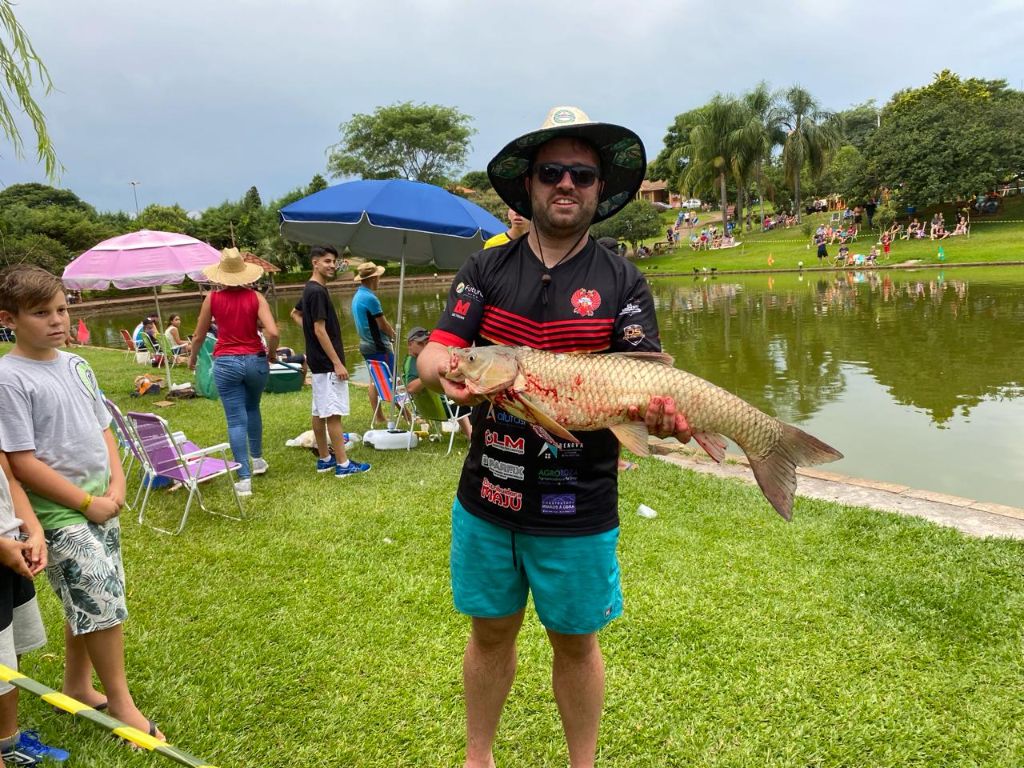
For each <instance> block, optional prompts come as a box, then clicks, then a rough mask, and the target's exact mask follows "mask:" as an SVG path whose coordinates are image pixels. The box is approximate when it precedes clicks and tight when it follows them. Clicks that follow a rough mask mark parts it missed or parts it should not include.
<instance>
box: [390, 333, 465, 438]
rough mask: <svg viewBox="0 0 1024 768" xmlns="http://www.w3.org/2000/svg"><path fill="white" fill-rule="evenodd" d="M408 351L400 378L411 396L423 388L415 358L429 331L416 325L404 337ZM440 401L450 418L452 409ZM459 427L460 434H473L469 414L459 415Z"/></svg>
mask: <svg viewBox="0 0 1024 768" xmlns="http://www.w3.org/2000/svg"><path fill="white" fill-rule="evenodd" d="M405 339H406V343H407V345H408V346H407V347H406V351H408V353H409V354H408V355H407V356H406V358H405V363H404V364H403V368H402V379H403V380H404V381H405V391H406V392H408V393H409V397H413V396H414V395H415V394H416V393H417V392H419V391H420V390H421V389H423V381H422V380H421V379H420V374H419V371H418V370H416V358H417V357H419V354H420V352H422V351H423V348H424V347H425V346H427V341H428V340H429V339H430V331H428V330H427V329H426V328H423V327H422V326H416V327H415V328H413V329H412V330H411V331H409V334H408V335H407V336H406V337H405ZM441 402H442V403H443V404H444V409H445V411H446V412H447V413H448V417H449V418H451V417H452V416H453V415H454V414H452V409H451V407H450V406H449V405H448V399H447V398H442V399H441ZM459 428H460V429H461V430H462V434H464V435H465V436H466V439H467V440H469V439H470V438H472V436H473V426H472V424H471V422H470V420H469V414H468V413H467V414H466V415H465V416H460V417H459Z"/></svg>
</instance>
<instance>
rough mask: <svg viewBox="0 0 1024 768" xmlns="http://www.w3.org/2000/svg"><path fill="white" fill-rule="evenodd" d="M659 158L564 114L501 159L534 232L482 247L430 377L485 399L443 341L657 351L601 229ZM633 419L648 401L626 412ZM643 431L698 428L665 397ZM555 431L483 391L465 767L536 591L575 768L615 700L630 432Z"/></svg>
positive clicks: (468, 502) (478, 745)
mask: <svg viewBox="0 0 1024 768" xmlns="http://www.w3.org/2000/svg"><path fill="white" fill-rule="evenodd" d="M645 168H646V155H645V151H644V147H643V144H642V142H641V141H640V138H639V137H638V136H637V135H636V134H635V133H634V132H633V131H630V130H629V129H627V128H623V127H621V126H617V125H611V124H607V123H595V122H592V121H591V120H590V119H589V118H588V117H587V115H586V114H584V113H583V112H582V111H581V110H579V109H577V108H575V107H556V108H554V109H552V110H551V112H550V113H549V115H548V118H547V120H546V121H545V123H544V125H543V126H542V128H541V129H540V130H539V131H531V132H529V133H527V134H526V135H525V136H522V137H520V138H518V139H516V140H514V141H512V142H510V143H509V144H508V145H506V146H505V147H504V148H503V149H502V150H501V151H500V152H499V153H498V154H497V156H495V158H494V159H493V160H491V162H490V164H489V165H488V176H489V178H490V180H491V184H492V185H493V186H494V188H495V190H496V191H497V192H498V195H499V196H500V197H501V198H502V200H504V201H505V203H507V204H508V205H509V207H510V208H512V209H513V210H515V211H517V212H518V213H519V214H521V215H522V216H524V217H526V218H528V219H530V220H531V221H532V227H531V231H530V233H529V234H528V235H527V236H526V237H521V238H519V239H517V240H514V241H512V242H510V243H508V244H505V245H502V246H498V247H495V248H491V249H488V250H485V251H480V252H478V253H476V254H474V255H473V256H471V257H470V258H469V260H468V261H467V262H466V264H465V265H464V266H463V268H462V269H461V270H460V271H459V273H458V275H457V276H456V277H455V280H454V281H453V283H452V287H451V289H450V291H449V295H448V302H447V305H446V308H445V311H444V314H443V315H442V317H441V320H440V322H439V323H438V327H437V329H436V330H434V332H433V333H432V334H431V336H430V341H429V343H428V344H427V346H426V347H425V348H424V349H423V351H422V352H421V353H420V355H419V358H418V369H419V373H420V376H421V377H422V378H423V381H424V383H426V384H427V386H429V387H431V388H433V389H437V390H439V391H443V392H445V394H447V395H448V396H449V397H450V398H451V399H452V400H453V401H455V402H456V403H459V404H463V405H468V404H476V403H479V399H477V398H474V397H472V396H471V395H469V393H468V390H467V389H466V386H465V384H463V383H460V382H456V381H451V380H448V379H447V378H445V375H446V374H447V373H448V370H449V354H448V350H447V347H448V346H453V347H467V346H469V345H471V344H474V343H475V344H476V345H478V346H481V345H488V344H518V345H526V346H530V347H534V348H537V349H543V350H547V351H551V352H595V353H601V352H626V351H630V352H633V351H636V352H644V351H650V352H654V351H659V350H660V342H659V336H658V325H657V320H656V318H655V313H654V305H653V301H652V298H651V293H650V289H649V287H648V285H647V282H646V280H645V279H644V277H643V275H642V274H641V273H640V272H639V270H638V269H637V268H636V267H635V266H634V265H633V264H631V263H630V262H628V261H627V260H625V259H622V258H619V257H618V256H616V255H615V254H613V253H611V252H609V251H607V250H606V249H605V248H603V247H599V246H598V245H597V244H596V243H595V241H594V240H593V238H591V237H589V236H588V231H589V228H590V225H591V224H593V223H595V222H597V221H601V220H603V219H606V218H608V217H609V216H612V215H613V214H615V213H616V212H617V211H619V210H620V209H621V208H622V207H623V206H624V205H626V204H627V203H628V202H629V201H630V200H632V199H633V197H634V196H635V195H636V192H637V190H638V189H639V187H640V182H641V181H642V180H643V178H644V171H645ZM631 415H632V416H635V417H636V418H637V419H638V420H640V417H639V411H636V413H633V412H631ZM642 420H643V421H645V422H646V426H647V428H648V430H649V431H650V432H651V433H652V434H656V435H659V436H675V437H677V438H678V439H679V440H681V441H683V442H686V441H688V440H689V438H690V431H689V427H688V426H687V423H686V419H685V417H684V416H683V415H682V414H681V413H678V412H677V411H676V408H675V404H674V403H673V402H672V401H671V399H669V398H660V397H655V398H651V401H650V403H649V405H648V408H647V410H646V415H645V418H643V419H642ZM580 439H581V441H582V442H580V443H568V442H567V443H562V442H559V443H557V444H552V443H550V442H547V441H546V440H544V439H542V438H541V437H540V436H539V435H538V434H537V433H536V432H535V431H534V430H533V429H532V428H531V427H530V426H529V425H527V424H526V423H525V422H523V421H522V420H520V419H518V418H516V417H513V416H511V415H510V414H508V413H506V412H505V411H502V410H500V409H498V408H494V407H491V406H489V405H488V404H482V405H479V406H478V407H476V408H474V411H473V439H472V442H471V445H470V449H469V451H468V454H467V457H466V461H465V463H464V465H463V469H462V476H461V478H460V482H459V487H458V492H457V495H456V499H455V501H454V503H453V505H452V543H451V578H452V591H453V597H454V602H455V607H456V609H457V610H459V611H460V612H462V613H464V614H467V615H468V616H470V617H471V629H470V637H469V642H468V643H467V646H466V652H465V656H464V659H463V683H464V687H465V697H466V736H467V744H466V759H465V766H466V768H492V766H494V760H493V756H492V745H493V742H494V739H495V736H496V733H497V728H498V721H499V719H500V717H501V712H502V709H503V707H504V703H505V699H506V698H507V696H508V693H509V690H510V689H511V686H512V681H513V678H514V677H515V668H516V637H517V636H518V634H519V630H520V627H521V625H522V622H523V618H524V613H525V607H526V601H527V595H528V593H530V592H532V594H533V599H534V605H535V607H536V610H537V614H538V616H539V618H540V620H541V623H542V624H543V625H544V627H545V628H546V630H547V635H548V639H549V641H550V643H551V646H552V650H553V661H552V667H553V668H552V685H553V688H554V693H555V699H556V702H557V704H558V710H559V714H560V716H561V721H562V728H563V731H564V733H565V738H566V742H567V744H568V750H569V759H570V764H571V765H572V766H573V768H588V767H589V766H593V764H594V758H595V754H596V751H597V736H598V726H599V723H600V719H601V710H602V707H603V701H604V660H603V657H602V654H601V649H600V646H599V644H598V640H597V632H598V630H600V629H601V628H602V627H604V626H605V625H606V624H607V623H608V622H610V621H611V620H612V619H614V618H616V617H618V616H619V615H620V614H621V613H622V592H621V586H620V582H619V567H618V560H617V556H616V547H617V543H618V530H619V528H618V526H619V520H618V473H617V467H616V465H617V459H618V454H619V445H618V441H617V440H616V438H615V436H614V435H612V433H611V432H609V431H607V430H598V431H594V432H589V433H584V434H582V435H581V436H580Z"/></svg>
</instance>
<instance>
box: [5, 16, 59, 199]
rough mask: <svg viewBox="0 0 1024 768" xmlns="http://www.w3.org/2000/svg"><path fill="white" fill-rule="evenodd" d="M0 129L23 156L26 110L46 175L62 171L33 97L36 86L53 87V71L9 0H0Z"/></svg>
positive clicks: (42, 117) (54, 176) (15, 150)
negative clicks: (0, 78)
mask: <svg viewBox="0 0 1024 768" xmlns="http://www.w3.org/2000/svg"><path fill="white" fill-rule="evenodd" d="M0 71H2V73H3V85H2V88H0V132H3V135H4V136H5V137H6V138H7V140H8V141H9V142H10V144H11V147H12V149H13V150H14V155H15V157H24V142H23V140H22V137H21V131H20V130H19V128H18V117H19V115H20V114H21V113H24V114H25V115H26V116H27V117H28V119H29V120H30V121H31V123H32V129H33V131H34V132H35V135H36V155H37V157H38V160H39V162H41V163H42V164H43V167H44V168H45V169H46V175H47V177H49V178H50V179H51V180H53V179H55V178H56V177H57V175H58V172H59V171H60V170H61V167H60V163H59V162H58V161H57V153H56V152H55V151H54V149H53V144H52V142H51V141H50V134H49V133H48V132H47V130H46V118H45V116H44V115H43V110H42V109H40V107H39V105H38V104H37V103H36V100H35V99H34V98H33V97H32V89H33V87H34V86H41V87H42V88H43V92H44V93H46V94H49V93H50V92H51V91H52V90H53V82H52V81H51V80H50V73H49V72H47V70H46V66H45V65H44V64H43V61H42V59H40V58H39V55H38V54H37V53H36V50H35V48H33V47H32V43H31V42H30V41H29V39H28V35H27V34H26V33H25V30H24V28H23V27H22V26H21V24H19V23H18V19H17V18H16V17H15V15H14V6H13V4H12V3H11V2H10V0H0Z"/></svg>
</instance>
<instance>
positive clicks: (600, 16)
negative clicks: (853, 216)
mask: <svg viewBox="0 0 1024 768" xmlns="http://www.w3.org/2000/svg"><path fill="white" fill-rule="evenodd" d="M1022 10H1024V2H1022V0H982V2H976V3H968V4H964V3H952V2H945V1H943V0H938V1H936V0H892V1H891V2H886V3H880V2H849V1H847V0H817V1H814V2H810V1H808V0H790V2H788V3H778V4H774V5H773V4H767V5H766V4H765V3H763V2H756V3H754V2H748V1H747V0H734V1H733V2H731V3H723V2H705V1H704V0H674V1H673V0H632V1H629V2H613V1H612V0H588V1H587V2H572V0H570V1H569V2H561V3H552V2H550V0H518V1H517V2H492V1H491V0H384V1H382V2H375V1H372V0H363V1H361V2H351V1H350V0H204V1H203V2H200V1H199V0H172V1H171V2H161V3H157V2H153V1H152V0H93V1H92V2H82V0H22V2H21V3H20V4H19V5H18V6H17V14H18V17H19V19H20V21H21V23H22V25H23V26H24V27H25V28H26V30H27V31H28V33H29V35H30V37H31V39H32V42H33V44H34V45H35V47H36V49H37V51H38V52H39V54H40V55H41V57H42V58H43V60H44V61H45V63H46V64H47V66H48V67H49V70H50V74H51V76H52V78H53V81H54V84H55V86H56V88H57V91H56V92H54V93H52V94H51V95H49V96H46V97H45V98H42V99H41V104H42V106H43V108H44V111H45V113H46V116H47V120H48V123H49V127H50V131H51V134H52V136H53V139H54V143H55V145H56V148H57V152H58V156H59V158H60V160H61V162H62V163H63V164H64V166H65V169H66V170H65V172H64V174H63V176H62V178H61V180H60V186H63V187H68V188H70V189H72V190H74V191H75V192H76V193H78V194H79V196H81V197H82V198H83V199H85V200H86V201H88V202H90V203H92V204H93V205H95V206H96V207H97V208H99V209H100V210H125V211H133V210H134V206H135V204H134V201H133V199H132V189H131V186H130V184H129V182H130V181H133V180H134V181H138V182H139V185H138V188H137V191H138V195H139V204H140V206H141V207H145V206H146V205H148V204H150V203H160V204H165V205H170V204H173V203H179V204H180V205H182V206H183V207H185V208H186V209H187V210H201V209H203V208H205V207H207V206H209V205H214V204H217V203H219V202H221V201H223V200H226V199H237V198H240V197H241V196H242V195H243V194H244V193H245V191H246V189H248V188H249V187H250V186H251V185H253V184H255V185H256V187H257V188H258V189H259V191H260V194H261V195H262V197H263V199H264V201H268V200H271V199H272V198H275V197H278V196H280V195H282V194H284V193H285V192H287V191H288V190H290V189H293V188H295V187H297V186H302V185H305V184H307V183H308V182H309V180H310V178H312V176H313V174H315V173H324V172H325V166H326V155H325V150H326V149H327V147H328V146H329V145H330V144H332V143H334V142H335V141H337V139H338V126H339V124H340V123H342V122H344V121H345V120H348V119H349V118H350V117H351V116H352V115H353V114H354V113H360V112H372V111H373V110H374V108H375V107H377V106H381V105H386V104H392V103H395V102H398V101H407V100H408V101H414V102H426V103H437V104H444V105H449V106H455V107H457V108H459V109H460V110H462V111H463V112H465V113H467V114H469V115H471V116H472V117H473V126H474V128H475V129H476V130H477V133H476V135H475V136H474V137H473V149H472V152H471V155H470V163H469V166H468V167H467V169H466V170H482V169H483V168H484V167H485V166H486V163H487V161H488V160H489V159H490V157H491V156H492V155H493V154H494V153H495V152H496V151H497V150H498V149H499V148H500V147H501V146H502V145H503V144H504V143H505V142H506V141H508V140H510V139H512V138H514V137H515V136H518V135H519V134H521V133H524V132H526V131H528V130H531V129H533V128H536V127H538V126H539V125H540V123H541V121H542V120H543V119H544V116H545V115H546V113H547V111H548V109H549V108H550V107H551V106H554V105H556V104H575V105H577V106H579V107H581V108H582V109H583V110H585V111H586V112H587V113H589V115H590V116H591V118H593V119H597V120H603V121H609V122H619V123H622V124H625V125H628V126H630V127H631V128H633V129H634V130H636V131H637V132H638V133H639V134H640V136H641V137H642V138H643V139H644V142H645V143H646V145H647V151H648V154H649V156H651V157H653V156H654V155H656V154H657V153H658V151H659V150H660V148H661V145H662V138H663V137H664V135H665V131H666V128H667V127H668V126H669V124H670V123H671V122H672V119H673V118H674V116H675V115H677V114H679V113H680V112H684V111H686V110H688V109H691V108H693V107H695V106H699V105H700V104H702V103H704V102H705V101H707V100H708V98H710V97H711V96H712V95H713V94H714V93H715V92H723V93H740V92H743V91H744V90H747V89H749V88H750V87H752V86H753V85H754V84H755V83H756V82H757V81H758V80H761V79H764V80H767V81H768V82H769V83H770V84H771V85H772V87H775V88H779V87H783V86H789V85H792V84H794V83H799V84H801V85H803V86H804V87H806V88H808V89H809V90H810V91H811V92H812V93H813V94H814V95H815V96H816V97H817V98H818V99H819V101H820V102H821V103H822V106H824V107H825V108H828V109H843V108H846V107H848V106H850V105H853V104H857V103H861V102H863V101H866V100H868V99H872V98H873V99H876V100H877V101H878V102H879V103H880V104H881V103H884V102H885V101H886V100H887V99H888V98H889V96H891V95H892V93H893V92H895V91H896V90H898V89H900V88H905V87H917V86H921V85H925V84H927V83H928V82H930V81H931V79H932V75H933V73H935V72H938V71H939V70H941V69H944V68H949V69H952V70H953V71H955V72H957V73H958V74H960V75H961V76H973V77H984V78H1005V79H1007V80H1008V81H1009V82H1010V84H1011V85H1012V86H1013V87H1015V88H1020V87H1021V81H1022V78H1024V66H1022V65H1024V47H1022V46H1021V45H1020V41H1021V40H1022V39H1024V13H1022V12H1021V11H1022ZM24 133H25V138H26V145H27V146H28V147H29V148H31V147H32V146H33V139H34V137H33V136H32V134H31V131H30V129H28V128H26V130H25V131H24ZM0 154H2V157H0V184H2V185H8V184H14V183H18V182H25V181H42V182H45V179H44V177H43V173H42V171H41V169H40V168H39V167H38V166H37V165H36V163H35V162H34V157H30V158H28V159H26V160H24V161H17V160H15V159H14V158H13V156H12V153H11V152H10V148H9V147H8V146H7V145H5V144H0ZM329 181H330V182H331V183H337V181H336V180H330V179H329Z"/></svg>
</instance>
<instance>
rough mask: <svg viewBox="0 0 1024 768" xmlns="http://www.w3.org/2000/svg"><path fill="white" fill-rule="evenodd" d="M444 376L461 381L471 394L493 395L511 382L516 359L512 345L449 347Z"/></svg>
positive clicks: (516, 367) (514, 374)
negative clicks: (446, 368)
mask: <svg viewBox="0 0 1024 768" xmlns="http://www.w3.org/2000/svg"><path fill="white" fill-rule="evenodd" d="M448 352H449V356H448V373H447V374H445V375H446V378H449V379H452V380H453V381H464V382H465V383H466V389H468V390H469V391H470V392H471V393H472V394H474V395H483V396H484V397H487V396H488V395H493V394H496V393H498V392H503V391H504V390H506V389H508V388H509V387H511V386H512V385H513V383H514V382H515V380H516V377H517V376H518V375H519V359H518V358H517V356H516V352H515V350H514V349H512V348H511V347H464V348H462V349H457V348H455V347H449V350H448Z"/></svg>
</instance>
